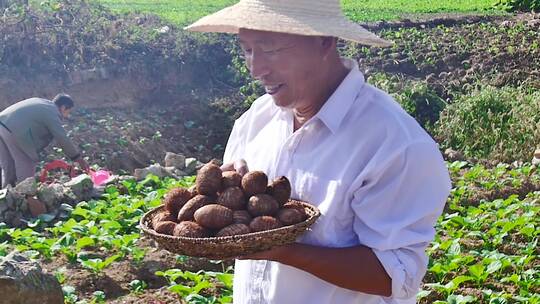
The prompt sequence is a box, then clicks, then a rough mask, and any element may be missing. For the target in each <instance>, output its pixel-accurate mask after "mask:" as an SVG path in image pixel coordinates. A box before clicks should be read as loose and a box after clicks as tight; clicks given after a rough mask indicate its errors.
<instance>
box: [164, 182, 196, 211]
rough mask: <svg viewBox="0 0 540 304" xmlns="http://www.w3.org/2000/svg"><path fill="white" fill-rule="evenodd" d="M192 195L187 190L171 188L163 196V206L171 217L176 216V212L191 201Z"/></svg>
mask: <svg viewBox="0 0 540 304" xmlns="http://www.w3.org/2000/svg"><path fill="white" fill-rule="evenodd" d="M191 197H192V195H191V192H190V191H189V190H188V189H185V188H173V189H171V190H170V191H169V192H167V194H166V195H165V198H164V199H163V205H165V209H166V210H167V211H169V213H171V214H172V215H174V216H176V215H177V214H178V211H180V209H181V208H182V206H184V205H185V204H186V202H187V201H189V200H190V199H191Z"/></svg>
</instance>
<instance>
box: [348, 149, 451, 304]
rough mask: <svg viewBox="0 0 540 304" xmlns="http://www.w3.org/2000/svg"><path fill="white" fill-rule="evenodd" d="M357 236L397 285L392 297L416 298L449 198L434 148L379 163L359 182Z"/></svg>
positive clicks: (399, 153)
mask: <svg viewBox="0 0 540 304" xmlns="http://www.w3.org/2000/svg"><path fill="white" fill-rule="evenodd" d="M355 183H356V184H357V185H359V186H358V187H357V188H356V189H355V191H354V195H353V201H352V205H351V207H352V209H353V211H354V213H355V220H354V230H355V233H356V234H357V235H358V239H359V242H360V243H361V244H363V245H365V246H368V247H370V248H372V250H373V252H374V253H375V255H376V256H377V257H378V259H379V261H380V262H381V264H382V265H383V267H384V269H385V270H386V272H387V273H388V275H389V276H390V277H391V279H392V297H394V298H402V299H406V298H411V297H414V296H415V295H416V293H417V292H418V289H419V287H420V284H421V282H422V278H423V277H424V275H425V273H426V268H427V261H428V258H427V256H426V253H425V249H426V247H427V246H428V245H429V243H430V242H431V241H432V239H433V237H434V235H435V229H434V225H435V223H436V221H437V218H438V217H439V216H440V214H441V213H442V210H443V208H444V204H445V202H446V199H447V197H448V195H449V193H450V189H451V183H450V178H449V176H448V170H447V168H446V166H445V164H444V161H443V159H442V156H441V154H440V152H439V150H438V148H437V146H436V144H435V143H431V142H416V143H412V144H410V145H408V146H406V147H404V148H403V149H401V150H399V151H396V153H394V154H393V155H392V156H390V157H388V158H386V159H384V160H374V163H373V164H372V167H371V168H369V167H368V169H367V170H365V173H364V174H362V176H360V177H359V178H358V179H357V180H356V182H355Z"/></svg>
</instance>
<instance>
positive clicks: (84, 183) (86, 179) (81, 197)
mask: <svg viewBox="0 0 540 304" xmlns="http://www.w3.org/2000/svg"><path fill="white" fill-rule="evenodd" d="M64 187H66V188H69V189H70V190H71V192H73V194H75V196H76V200H77V202H80V201H86V200H89V199H90V198H92V191H93V189H94V182H92V178H91V177H90V176H89V175H88V174H81V175H79V176H77V177H74V178H73V179H71V180H70V181H69V182H67V183H65V184H64Z"/></svg>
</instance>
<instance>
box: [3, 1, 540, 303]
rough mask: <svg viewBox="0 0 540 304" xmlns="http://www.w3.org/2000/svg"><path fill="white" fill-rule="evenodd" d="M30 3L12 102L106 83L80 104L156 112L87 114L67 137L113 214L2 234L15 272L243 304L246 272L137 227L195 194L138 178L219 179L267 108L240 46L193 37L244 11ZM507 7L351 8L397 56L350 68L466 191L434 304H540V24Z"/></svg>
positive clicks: (436, 280) (442, 222)
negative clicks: (174, 198)
mask: <svg viewBox="0 0 540 304" xmlns="http://www.w3.org/2000/svg"><path fill="white" fill-rule="evenodd" d="M30 2H31V3H32V4H33V5H34V9H35V11H33V12H32V13H31V14H30V13H27V12H25V11H24V10H23V9H21V8H20V7H16V8H17V9H9V10H6V11H5V13H4V15H5V20H8V21H10V23H9V24H8V23H7V22H6V23H5V24H3V23H2V24H0V30H1V31H0V32H1V33H3V34H4V37H6V39H5V40H4V44H0V59H2V61H0V71H2V73H1V74H3V75H7V76H4V78H1V77H0V88H3V87H1V86H2V85H3V84H5V83H7V84H8V85H9V88H10V90H4V91H6V92H7V91H9V92H7V93H11V88H13V91H14V92H15V91H16V89H19V87H18V82H16V81H15V80H13V79H19V78H16V77H20V75H21V74H25V75H45V74H46V75H47V76H49V77H52V76H50V75H53V76H54V75H61V76H62V77H65V78H62V79H61V80H58V81H57V82H58V83H60V84H61V85H62V86H63V85H65V84H73V83H74V82H75V80H76V78H77V77H75V76H79V78H81V77H82V76H85V75H90V76H92V77H90V76H89V77H87V82H88V83H90V84H91V85H92V86H90V88H89V89H88V88H86V91H85V90H83V89H81V87H82V86H83V84H81V83H76V84H73V86H74V87H75V88H76V89H77V90H78V91H75V92H77V93H80V92H83V93H84V92H86V93H85V94H87V96H86V97H91V96H93V95H94V94H98V93H100V92H101V91H106V90H110V91H112V93H113V94H112V95H113V96H117V95H116V94H120V93H121V91H122V90H128V89H129V88H132V87H133V86H135V87H137V89H138V90H137V91H134V92H136V94H132V95H135V97H138V96H137V95H138V94H141V93H140V92H141V88H144V89H146V91H147V93H148V94H147V95H148V96H145V97H146V99H141V100H142V102H141V101H140V100H139V103H135V107H132V108H129V107H127V106H125V104H124V103H121V102H120V101H119V102H118V104H117V105H116V106H112V107H110V108H109V107H104V106H103V107H102V106H100V105H101V104H98V105H97V106H95V105H94V107H88V108H86V107H81V108H82V109H81V108H79V109H78V110H77V111H75V113H74V115H73V120H71V121H69V122H67V124H66V129H68V131H69V132H68V133H69V136H70V137H72V138H73V139H74V142H75V143H76V144H77V145H78V147H79V148H80V149H81V150H82V151H83V154H84V155H85V156H86V157H87V158H88V160H89V161H90V162H91V163H93V164H94V166H95V167H100V168H108V169H110V170H112V171H114V173H115V174H117V175H118V176H119V179H118V180H116V181H114V182H113V183H111V184H109V185H107V186H106V187H105V188H104V189H103V194H102V195H101V196H99V197H98V198H94V199H88V200H85V201H81V202H78V204H74V205H70V204H63V205H62V206H61V209H62V212H63V214H64V215H65V216H63V217H59V216H57V215H56V214H52V215H51V214H47V213H45V214H42V215H40V216H38V217H33V218H32V217H31V218H25V219H22V220H23V221H25V222H26V227H24V228H13V227H10V226H9V225H8V224H7V223H0V257H3V256H7V255H8V254H9V253H11V252H14V251H17V252H21V253H23V254H24V255H26V256H28V257H30V258H31V259H33V260H34V261H36V262H38V263H39V264H40V266H41V267H42V268H43V269H44V271H45V272H47V273H50V274H53V275H54V277H55V278H56V279H57V280H58V282H60V284H61V286H62V290H63V295H64V301H65V303H68V304H83V303H87V304H90V303H92V304H95V303H118V304H120V303H151V304H164V303H198V304H202V303H231V302H232V282H233V277H234V267H233V265H234V263H233V261H230V260H225V261H217V260H207V259H198V258H191V257H187V256H181V255H174V254H172V253H169V252H167V251H164V250H161V249H160V248H158V246H157V245H156V244H155V243H154V242H153V241H152V240H150V239H147V238H145V237H143V236H142V235H141V232H140V229H139V227H138V223H139V220H140V218H141V216H142V215H143V214H144V213H145V212H147V211H149V210H150V209H152V208H154V207H156V206H158V205H159V204H160V203H161V200H162V198H163V197H164V195H165V194H166V193H167V191H169V190H170V189H172V188H174V187H179V186H182V187H190V186H191V185H193V183H194V180H195V177H194V176H193V175H190V174H187V173H186V174H181V176H182V177H179V178H172V177H158V176H156V175H153V174H151V175H148V176H147V177H145V178H143V179H140V180H137V179H136V178H135V177H133V176H132V174H133V170H134V169H136V168H142V167H146V166H149V165H151V164H155V163H159V162H161V161H162V160H163V157H164V155H165V152H167V151H173V152H177V153H182V154H183V155H185V156H186V157H196V158H197V159H199V160H201V161H203V162H206V161H208V160H210V159H212V158H220V157H222V155H223V151H224V147H225V145H226V141H227V138H228V134H229V132H230V129H231V127H232V122H233V121H234V119H235V118H236V117H238V116H239V115H240V113H242V112H243V111H245V110H246V109H247V108H248V107H249V105H250V103H251V102H252V101H253V100H254V98H256V97H257V96H260V95H261V94H262V93H263V90H262V89H261V87H260V85H259V84H258V83H257V82H254V81H252V79H251V78H250V76H249V73H248V71H247V70H246V68H245V66H244V62H243V60H242V58H241V56H240V55H239V49H238V46H237V44H236V40H235V38H234V37H233V36H229V35H198V34H197V35H193V34H190V33H186V32H184V31H183V30H182V27H183V26H185V25H187V24H189V23H190V22H192V21H194V20H196V19H197V18H199V17H201V16H204V15H206V14H208V13H211V12H215V11H218V10H219V9H221V8H223V7H225V6H227V5H230V4H232V3H235V2H236V1H234V0H219V1H217V0H216V1H202V0H193V1H185V0H176V1H174V0H159V1H158V0H155V1H151V0H95V1H88V2H87V1H81V2H78V0H70V1H63V0H62V1H56V0H50V1H42V2H39V3H37V1H30ZM495 2H496V1H493V0H475V1H419V0H417V1H404V0H401V1H399V0H391V1H380V0H377V1H364V0H343V1H342V2H341V3H342V6H343V8H344V11H345V13H346V14H347V16H349V17H350V18H351V19H353V20H355V21H357V22H367V23H366V26H367V27H368V28H369V30H371V31H373V32H375V33H377V34H378V35H380V36H382V37H384V38H385V39H388V40H391V41H393V42H394V45H393V46H392V47H389V48H386V49H380V48H368V47H364V46H362V45H357V44H352V43H348V42H344V41H341V42H340V52H341V53H342V55H343V56H345V57H349V58H352V59H354V60H356V61H357V62H358V63H359V66H360V69H361V70H362V72H363V73H364V74H365V76H366V79H367V81H368V82H369V83H371V84H373V85H374V86H376V87H379V88H380V89H382V90H384V91H387V92H389V93H390V94H391V95H392V96H393V97H394V98H395V100H396V101H397V102H398V103H400V104H401V106H402V107H403V108H404V109H405V110H406V111H407V112H408V113H409V114H411V115H412V116H413V117H415V118H416V119H417V121H418V122H419V123H420V124H421V125H422V126H423V127H424V128H425V129H426V130H427V131H428V132H429V133H430V134H431V135H432V136H433V138H434V139H435V140H436V141H437V142H438V143H439V144H440V148H441V152H442V153H443V154H444V156H445V159H446V164H447V167H448V170H449V172H450V175H451V178H452V184H453V189H452V192H451V195H450V197H449V198H448V201H447V204H446V207H445V210H444V212H443V214H442V216H441V217H440V218H439V219H438V222H437V225H436V232H437V234H436V236H435V239H434V241H433V242H432V243H431V244H430V246H429V248H428V254H429V257H430V260H429V265H428V272H427V275H426V277H425V278H424V281H423V284H422V288H421V290H420V292H419V293H418V296H417V298H418V303H421V304H432V303H436V304H461V303H482V304H484V303H485V304H506V303H523V304H525V303H527V304H538V303H540V259H539V255H540V246H539V244H538V242H539V238H540V169H539V168H538V166H539V164H538V163H536V164H533V162H532V161H531V160H532V159H533V155H534V153H535V150H537V149H539V148H540V128H539V125H540V114H539V113H540V94H539V92H540V14H538V13H534V12H513V13H508V12H506V11H503V10H502V7H501V6H494V4H495ZM499 2H504V3H506V4H507V5H509V4H508V3H515V2H516V1H499ZM518 2H519V1H518ZM521 2H525V1H521ZM10 14H11V15H10ZM73 16H75V17H76V18H72V17H73ZM25 18H27V19H25ZM21 20H22V21H21ZM381 20H384V21H385V22H372V21H381ZM25 22H26V23H25ZM73 29H75V30H73ZM29 31H30V32H29ZM25 71H26V72H27V73H23V72H25ZM98 72H99V73H98ZM39 73H41V74H39ZM97 74H99V75H100V77H101V76H103V75H105V76H107V77H109V78H104V79H101V80H100V79H98V77H97V76H96V75H97ZM81 75H82V76H81ZM126 75H127V77H128V78H125V79H121V81H120V82H115V81H116V80H117V78H121V77H124V76H126ZM105 76H103V77H105ZM29 81H30V82H29V83H32V87H34V86H38V85H37V84H39V83H42V82H45V81H43V80H42V79H40V81H42V82H39V81H36V80H35V79H29ZM100 81H102V82H101V83H100ZM81 82H82V80H81ZM34 83H37V84H36V85H34ZM45 83H47V84H48V85H49V83H51V85H52V82H45ZM126 83H127V84H129V85H126ZM78 85H79V87H77V86H78ZM62 86H61V87H62ZM4 91H2V90H0V97H3V96H5V94H7V93H6V92H4ZM88 92H90V93H88ZM163 92H168V94H167V95H161V94H162V93H163ZM33 93H34V91H31V92H25V94H33ZM3 94H4V95H3ZM8 96H11V95H9V94H8ZM128 97H129V98H133V99H136V98H135V97H133V96H128ZM129 98H125V96H124V99H129ZM81 99H84V98H81ZM119 99H121V98H119ZM124 101H125V100H122V102H124ZM83 102H84V101H83ZM126 103H127V102H126ZM89 104H90V102H89ZM113 105H114V103H113ZM45 154H46V155H45V160H52V159H57V158H61V157H62V156H63V153H62V151H59V150H58V149H52V148H51V149H48V150H46V153H45ZM184 173H185V172H184ZM133 175H134V174H133ZM2 202H3V201H2V199H0V204H2ZM0 207H2V206H1V205H0ZM0 210H2V209H0Z"/></svg>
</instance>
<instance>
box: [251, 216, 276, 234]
mask: <svg viewBox="0 0 540 304" xmlns="http://www.w3.org/2000/svg"><path fill="white" fill-rule="evenodd" d="M281 226H282V224H281V223H280V222H279V221H278V220H277V219H276V218H275V217H272V216H267V215H264V216H258V217H256V218H254V219H253V220H252V221H251V223H249V229H251V231H253V232H258V231H265V230H270V229H276V228H279V227H281Z"/></svg>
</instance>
